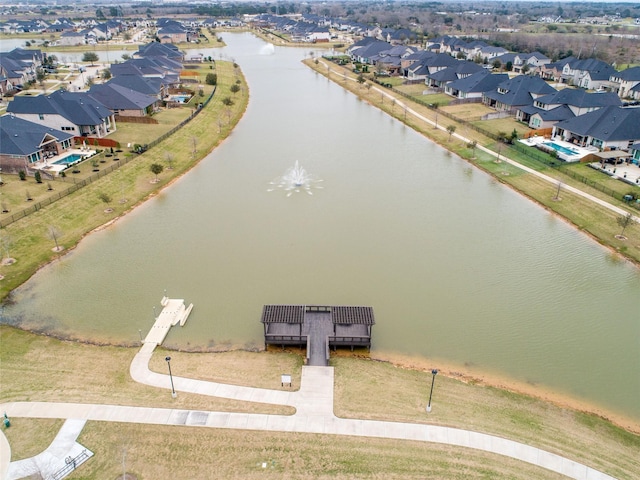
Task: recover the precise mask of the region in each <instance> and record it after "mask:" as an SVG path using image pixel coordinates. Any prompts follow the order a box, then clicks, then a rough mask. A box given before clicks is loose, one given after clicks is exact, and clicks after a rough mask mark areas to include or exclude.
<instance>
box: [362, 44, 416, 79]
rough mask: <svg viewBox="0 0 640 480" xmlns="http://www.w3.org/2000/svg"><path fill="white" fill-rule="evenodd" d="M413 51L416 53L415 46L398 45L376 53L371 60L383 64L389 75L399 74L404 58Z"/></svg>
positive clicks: (376, 63)
mask: <svg viewBox="0 0 640 480" xmlns="http://www.w3.org/2000/svg"><path fill="white" fill-rule="evenodd" d="M412 53H415V49H414V48H411V47H406V46H404V45H398V46H395V47H393V48H390V49H389V50H384V51H382V52H380V53H379V54H377V55H374V56H373V57H371V60H372V61H373V63H374V64H375V65H380V66H382V67H383V68H384V70H385V71H386V72H387V73H388V74H389V75H399V73H400V71H401V61H402V59H403V58H405V57H408V56H409V55H411V54H412Z"/></svg>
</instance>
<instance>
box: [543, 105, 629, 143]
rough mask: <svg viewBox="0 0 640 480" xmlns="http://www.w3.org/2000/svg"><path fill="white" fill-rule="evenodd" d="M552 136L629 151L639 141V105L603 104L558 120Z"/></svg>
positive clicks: (568, 140)
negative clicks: (588, 111)
mask: <svg viewBox="0 0 640 480" xmlns="http://www.w3.org/2000/svg"><path fill="white" fill-rule="evenodd" d="M553 136H554V137H556V136H558V137H561V138H562V139H563V140H565V141H567V142H571V143H574V144H576V145H580V146H582V147H587V146H594V147H596V148H599V149H600V150H625V151H629V149H630V148H631V147H632V146H633V145H635V144H636V143H638V142H640V108H624V107H616V106H608V107H603V108H601V109H599V110H596V111H594V112H590V113H586V114H584V115H580V116H579V117H574V118H571V119H568V120H564V121H562V122H558V123H557V124H556V125H555V126H554V127H553Z"/></svg>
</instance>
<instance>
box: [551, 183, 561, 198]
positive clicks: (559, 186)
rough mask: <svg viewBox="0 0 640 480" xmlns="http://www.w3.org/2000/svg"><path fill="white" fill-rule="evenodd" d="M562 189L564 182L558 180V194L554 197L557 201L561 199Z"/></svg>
mask: <svg viewBox="0 0 640 480" xmlns="http://www.w3.org/2000/svg"><path fill="white" fill-rule="evenodd" d="M561 189H562V182H558V188H557V189H556V194H555V196H554V197H553V199H554V200H555V201H558V200H560V190H561Z"/></svg>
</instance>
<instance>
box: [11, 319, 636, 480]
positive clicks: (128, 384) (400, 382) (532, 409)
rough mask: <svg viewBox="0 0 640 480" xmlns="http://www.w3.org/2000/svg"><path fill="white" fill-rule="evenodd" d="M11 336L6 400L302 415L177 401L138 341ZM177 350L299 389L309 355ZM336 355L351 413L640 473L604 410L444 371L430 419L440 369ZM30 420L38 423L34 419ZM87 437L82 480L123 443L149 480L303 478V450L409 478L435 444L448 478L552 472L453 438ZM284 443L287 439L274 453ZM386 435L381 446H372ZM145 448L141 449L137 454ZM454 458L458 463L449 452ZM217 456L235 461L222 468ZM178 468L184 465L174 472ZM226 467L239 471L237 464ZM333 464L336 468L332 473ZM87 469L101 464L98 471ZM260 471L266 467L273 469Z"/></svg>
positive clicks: (161, 430)
mask: <svg viewBox="0 0 640 480" xmlns="http://www.w3.org/2000/svg"><path fill="white" fill-rule="evenodd" d="M0 342H1V343H2V350H1V351H0V375H1V378H2V398H0V402H7V401H66V402H84V403H107V404H117V405H136V406H157V407H175V408H184V409H197V410H207V411H212V410H213V411H238V412H251V413H258V412H260V413H292V409H290V408H287V407H278V406H269V405H260V404H253V403H250V402H236V401H229V400H224V399H217V398H211V397H203V396H200V395H190V394H185V393H179V394H178V398H177V399H175V400H174V399H172V398H171V395H170V393H169V387H168V386H167V390H166V391H163V390H161V389H157V388H152V387H147V386H144V385H140V384H137V383H135V382H133V380H131V378H130V376H129V364H130V362H131V359H132V358H133V356H134V355H135V353H136V351H137V349H132V348H121V347H110V346H92V345H85V344H78V343H73V342H66V341H59V340H56V339H52V338H49V337H43V336H38V335H35V334H31V333H27V332H23V331H20V330H16V329H13V328H11V327H7V326H3V327H0ZM167 353H168V352H167V351H162V350H160V351H157V352H156V354H155V355H154V358H153V360H152V368H153V369H154V370H157V371H160V372H165V369H166V363H165V362H164V356H165V355H166V354H167ZM170 355H171V357H172V371H173V373H174V374H175V375H180V376H185V377H191V376H193V377H197V378H201V379H205V380H214V381H222V382H229V383H241V384H245V385H248V386H257V387H269V388H281V387H280V383H279V375H280V374H281V373H291V374H292V375H293V379H294V388H295V387H296V386H299V378H300V370H301V364H302V359H301V356H300V355H299V354H298V353H297V352H293V351H292V352H284V353H282V352H257V353H256V352H225V353H208V354H202V353H184V352H170ZM332 364H333V365H334V367H335V377H336V387H335V412H336V414H337V415H339V416H342V417H354V418H364V419H380V420H389V421H407V422H416V423H427V422H433V423H436V424H440V425H448V426H454V427H459V428H466V429H470V430H476V431H482V432H486V433H491V434H495V435H499V436H504V437H507V438H510V439H513V440H517V441H522V442H524V443H527V444H531V445H535V446H539V447H542V448H545V449H547V450H549V451H553V452H556V453H558V454H561V455H565V456H567V457H569V458H573V459H576V460H578V461H582V462H584V463H586V464H588V465H590V466H592V467H594V468H597V469H599V470H603V471H605V472H607V473H609V474H611V475H613V476H614V477H616V478H619V479H631V478H634V475H635V473H637V472H638V471H640V436H638V435H634V434H632V433H630V432H627V431H625V430H623V429H621V428H618V427H615V426H614V425H612V424H611V423H610V422H607V421H606V420H604V419H602V418H599V417H597V416H595V415H587V414H584V413H580V412H576V411H574V410H569V409H565V408H560V407H557V406H555V405H552V404H549V403H546V402H544V401H541V400H537V399H534V398H531V397H528V396H526V395H520V394H516V393H511V392H508V391H505V390H501V389H495V388H490V387H486V386H480V385H474V384H470V383H465V382H462V381H460V380H458V379H456V378H447V377H446V376H444V375H439V376H438V377H437V380H436V388H435V391H434V397H433V399H434V400H433V411H432V412H431V413H430V414H429V415H428V416H427V414H426V413H425V410H424V408H425V403H426V399H427V395H428V388H429V386H430V379H431V375H430V374H429V373H425V372H423V371H420V370H413V369H404V368H398V367H395V366H394V365H392V364H389V363H384V362H376V361H367V360H364V359H358V358H351V357H346V358H345V357H336V358H333V359H332ZM17 421H19V422H20V423H19V424H18V423H15V424H14V425H16V426H18V425H22V423H23V422H24V419H18V420H17ZM25 425H30V424H29V423H28V422H25ZM11 428H13V427H11ZM34 428H40V427H34ZM52 428H53V427H52ZM12 433H15V435H16V436H15V437H14V438H13V439H12V444H13V442H14V441H16V442H26V443H28V442H30V441H31V440H28V439H27V440H25V439H22V440H21V439H19V438H18V435H29V434H30V433H31V429H30V427H29V430H26V429H23V428H16V429H15V430H13V431H12ZM220 439H222V440H220ZM225 439H226V440H225ZM49 441H50V440H49V439H47V440H46V441H42V442H41V443H40V446H41V447H42V448H46V446H47V445H48V443H49ZM80 441H81V443H83V444H84V445H85V446H86V447H87V448H89V449H91V450H93V451H96V452H97V453H98V456H97V458H96V459H94V460H92V461H91V462H90V463H89V464H88V468H89V470H83V471H82V475H83V477H82V478H106V477H101V476H98V475H99V472H102V471H107V472H111V471H112V469H116V468H118V465H121V463H119V462H120V460H118V459H121V455H122V452H121V450H122V448H123V445H124V446H126V447H127V451H128V452H129V453H128V455H129V458H130V459H132V462H140V463H139V464H138V463H135V468H134V464H132V467H131V469H129V471H133V472H134V473H137V474H144V476H145V478H162V477H166V475H167V473H168V472H175V471H189V472H191V470H190V469H191V468H195V470H194V472H196V473H195V474H194V475H195V476H191V475H190V476H189V478H204V475H206V474H205V473H204V472H206V471H207V470H206V469H207V468H209V469H210V468H213V467H215V468H216V471H217V469H218V468H221V469H222V470H221V472H224V474H222V473H220V474H219V476H220V478H223V477H224V478H226V477H228V476H231V477H236V476H245V475H246V476H249V477H250V476H251V475H254V474H256V473H255V472H256V470H255V469H254V467H255V465H256V463H257V462H261V461H264V460H267V459H269V458H274V459H277V464H278V465H280V468H285V470H277V469H274V470H273V472H274V473H278V474H280V475H282V474H283V472H285V473H286V472H288V473H290V474H291V475H293V476H294V477H295V476H300V475H302V474H301V473H300V472H302V470H298V468H303V467H302V466H301V465H299V464H297V463H296V464H295V465H294V464H289V463H287V462H292V461H293V460H291V459H295V462H298V461H299V460H298V459H302V458H307V459H308V460H307V461H305V463H304V464H302V465H303V466H304V468H306V469H309V474H308V475H309V476H310V477H313V478H315V477H316V476H321V475H323V474H328V473H327V472H329V473H333V474H335V475H337V476H338V478H348V477H349V476H350V475H351V476H353V475H358V476H359V475H360V474H362V475H363V476H365V477H368V476H372V475H373V474H374V472H382V475H383V476H388V475H394V474H395V473H394V472H395V470H394V468H396V467H392V465H394V462H400V461H402V462H409V463H410V464H411V465H406V466H404V467H401V468H400V467H398V468H399V470H398V472H404V474H401V473H398V477H397V478H402V477H403V476H405V477H406V476H409V477H411V476H421V475H426V474H427V473H425V472H426V471H425V470H422V468H423V465H424V463H425V462H424V461H423V460H422V459H424V458H425V457H424V456H425V455H427V453H426V452H429V451H434V452H438V453H437V454H434V455H435V456H434V457H432V460H433V461H434V462H436V463H438V464H441V465H442V467H441V468H442V470H437V471H439V472H440V474H441V475H443V472H445V471H447V470H446V469H451V470H450V471H451V475H448V474H447V475H445V476H447V478H456V476H459V478H463V476H461V475H462V473H461V472H462V471H464V469H468V471H469V475H471V476H473V475H477V474H478V472H480V471H483V469H488V471H490V472H492V475H493V476H494V477H495V476H500V477H501V476H502V475H501V474H502V473H504V474H506V475H508V476H509V478H545V477H541V475H544V474H546V473H547V472H541V471H540V470H538V469H534V468H533V467H529V466H528V465H525V464H520V465H521V467H522V472H523V473H522V474H521V475H520V476H518V475H515V474H514V473H513V471H512V470H511V467H510V469H509V470H508V471H504V472H503V471H502V468H504V465H503V464H504V459H502V458H500V459H498V460H496V457H493V456H491V455H486V454H481V453H478V452H470V451H468V450H464V449H458V448H453V447H439V446H435V445H426V446H425V445H421V444H418V443H414V442H397V441H390V440H389V441H387V440H371V439H350V438H340V437H327V436H314V435H292V434H288V435H287V434H277V433H273V434H271V433H257V432H251V433H250V434H249V433H247V432H221V431H219V430H216V431H209V430H207V429H199V428H192V429H184V428H182V427H160V426H144V425H116V424H103V423H97V422H96V423H94V422H90V423H89V424H88V425H87V427H86V428H85V430H84V431H83V434H82V437H81V439H80ZM325 443H326V446H325ZM274 444H277V445H280V446H279V447H278V448H277V449H275V450H272V449H273V448H274V447H273V445H274ZM378 444H379V447H376V448H373V447H371V445H378ZM224 445H227V447H224ZM318 445H323V448H327V449H328V452H331V455H329V456H328V457H327V458H334V457H335V458H336V460H335V466H333V467H331V468H329V466H328V465H327V464H326V463H325V462H324V461H323V462H315V461H313V458H315V456H317V455H319V453H318ZM29 448H30V450H28V451H29V452H33V450H34V448H35V447H33V448H31V447H29ZM227 448H228V449H229V451H228V452H227V453H225V454H222V453H221V452H222V451H223V450H224V451H225V452H226V449H227ZM405 449H409V450H410V451H411V452H413V453H411V454H410V455H408V456H405V454H404V453H402V452H403V451H404V450H405ZM22 450H26V448H23V447H21V448H20V449H18V450H16V455H20V456H21V457H23V456H28V455H25V454H24V453H23V452H22ZM351 450H354V451H356V452H358V453H357V455H356V456H357V457H358V458H357V459H356V458H354V459H353V462H355V463H354V464H353V466H351V467H350V466H349V454H348V453H345V452H349V451H351ZM134 451H135V452H137V453H135V454H134V453H133V452H134ZM205 451H207V452H215V455H214V454H211V453H209V454H206V455H205V454H204V453H203V452H205ZM385 451H386V453H385ZM171 452H173V453H171ZM198 452H199V453H198ZM233 452H235V454H234V453H233ZM340 452H342V453H340ZM265 455H266V457H265ZM369 457H376V458H375V459H373V458H369ZM447 457H451V458H454V459H455V460H452V461H450V460H447ZM247 458H248V459H250V461H249V462H248V463H246V462H245V459H247ZM323 458H325V457H323ZM134 459H135V460H134ZM411 459H413V460H411ZM416 459H420V460H416ZM217 462H222V463H225V464H226V463H228V464H229V465H228V466H222V465H219V464H218V463H217ZM510 462H511V461H508V462H507V463H510ZM515 463H516V464H517V462H515ZM91 465H95V467H92V466H91ZM384 465H388V466H387V467H385V466H384ZM172 466H174V467H175V468H179V470H171V468H172ZM285 466H286V467H285ZM83 468H84V467H83ZM200 468H202V472H203V473H198V472H200V471H201V470H199V469H200ZM226 468H235V469H237V470H233V469H232V470H225V469H226ZM327 468H328V469H329V470H324V469H327ZM353 468H355V470H353ZM369 468H371V469H372V470H369ZM405 469H406V470H405ZM460 469H462V470H460ZM516 470H517V465H516ZM87 471H91V472H94V473H91V474H88V473H87ZM115 471H116V472H117V471H118V470H115ZM120 471H121V470H120ZM257 471H259V472H261V473H264V472H262V469H261V468H260V469H257ZM87 475H88V477H87ZM76 478H79V477H76ZM372 478H375V477H372ZM434 478H437V476H436V477H434ZM546 478H558V477H554V476H549V477H546Z"/></svg>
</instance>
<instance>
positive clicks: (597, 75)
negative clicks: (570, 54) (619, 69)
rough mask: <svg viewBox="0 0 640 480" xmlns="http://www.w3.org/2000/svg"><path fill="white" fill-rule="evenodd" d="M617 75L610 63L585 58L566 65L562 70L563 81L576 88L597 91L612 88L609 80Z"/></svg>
mask: <svg viewBox="0 0 640 480" xmlns="http://www.w3.org/2000/svg"><path fill="white" fill-rule="evenodd" d="M615 73H616V70H615V68H613V67H612V66H611V65H609V64H608V63H605V62H603V61H602V60H597V59H595V58H585V59H584V60H575V61H572V62H568V63H566V64H565V65H564V67H563V68H562V78H561V80H562V81H563V82H564V83H569V84H571V85H575V86H576V87H581V88H586V89H590V90H597V89H601V88H607V87H610V86H611V83H610V82H609V78H610V77H611V76H612V75H615Z"/></svg>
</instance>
